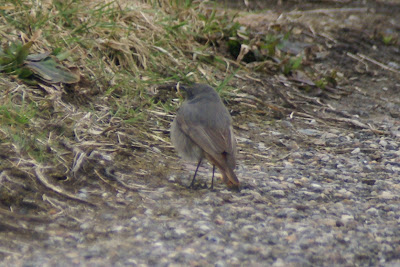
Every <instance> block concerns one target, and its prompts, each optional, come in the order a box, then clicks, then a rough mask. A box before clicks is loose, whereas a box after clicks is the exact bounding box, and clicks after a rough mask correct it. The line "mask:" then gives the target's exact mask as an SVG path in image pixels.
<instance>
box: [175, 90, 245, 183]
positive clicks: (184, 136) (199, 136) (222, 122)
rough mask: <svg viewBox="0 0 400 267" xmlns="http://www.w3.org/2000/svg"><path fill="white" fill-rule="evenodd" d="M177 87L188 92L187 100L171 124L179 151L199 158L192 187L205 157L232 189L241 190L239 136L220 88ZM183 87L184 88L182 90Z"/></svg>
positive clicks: (188, 157) (181, 154) (193, 158)
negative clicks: (236, 169)
mask: <svg viewBox="0 0 400 267" xmlns="http://www.w3.org/2000/svg"><path fill="white" fill-rule="evenodd" d="M176 87H177V91H178V93H179V92H180V91H183V92H184V93H186V97H185V101H184V102H183V103H182V105H181V106H180V108H179V110H178V111H177V114H176V117H175V119H174V120H173V122H172V124H171V129H170V133H171V141H172V144H173V146H174V147H175V149H176V150H177V152H178V154H179V155H180V156H181V157H182V158H184V159H187V160H191V161H197V167H196V171H195V173H194V175H193V179H192V182H191V184H190V186H189V188H194V182H195V178H196V174H197V171H198V169H199V166H200V165H201V163H202V161H203V159H204V158H206V159H207V160H208V161H209V162H210V163H211V164H212V166H213V174H212V180H211V187H210V188H211V189H213V186H214V172H215V167H217V168H218V169H219V170H220V171H221V173H222V180H223V182H224V183H225V184H226V185H227V186H228V187H229V188H231V189H235V190H240V182H239V179H238V178H237V176H236V174H235V172H234V169H235V166H236V139H235V135H234V133H233V127H232V118H231V115H230V114H229V112H228V110H227V108H226V107H225V105H224V104H223V102H222V100H221V98H220V96H219V95H218V93H217V91H216V90H215V89H214V88H212V87H211V86H209V85H206V84H199V83H196V84H192V85H180V84H179V83H178V85H177V86H176ZM181 89H182V90H181Z"/></svg>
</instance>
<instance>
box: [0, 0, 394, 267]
mask: <svg viewBox="0 0 400 267" xmlns="http://www.w3.org/2000/svg"><path fill="white" fill-rule="evenodd" d="M337 8H339V6H335V5H333V4H332V3H328V4H326V5H324V6H318V5H305V4H304V6H297V7H296V6H294V5H288V6H273V7H271V10H270V11H268V12H266V15H265V14H253V13H250V14H247V15H242V16H240V17H239V18H238V20H239V21H240V22H241V23H242V24H244V25H248V26H249V27H251V28H252V31H254V32H257V31H263V30H265V28H266V27H268V26H271V25H272V24H274V25H275V26H277V27H278V26H279V27H292V32H293V35H292V36H291V39H290V40H291V42H292V43H296V44H297V46H295V48H298V47H299V46H301V45H302V44H307V47H308V48H307V49H309V52H308V56H307V58H306V60H305V64H308V66H309V67H310V68H313V69H314V70H316V71H318V73H325V74H326V76H325V77H331V74H332V72H334V73H335V79H336V81H337V86H336V87H332V88H331V89H329V88H327V89H324V90H321V89H318V88H317V87H315V86H306V85H307V82H308V80H307V79H306V78H305V76H302V73H301V72H299V73H298V74H297V75H294V76H291V78H288V77H285V76H283V75H269V74H268V71H266V72H265V73H264V74H259V73H248V76H249V77H251V79H249V78H248V77H247V78H244V77H240V75H239V76H236V77H235V78H234V79H233V80H232V81H231V83H232V84H235V85H236V87H237V88H238V89H240V95H238V96H237V97H234V98H232V101H230V102H229V103H227V104H228V106H229V107H230V109H231V111H232V115H233V120H234V123H235V132H236V134H237V139H238V147H239V156H238V158H239V163H238V167H237V174H238V177H239V178H240V180H241V181H242V183H243V189H242V191H241V192H240V193H235V192H230V191H228V190H226V187H225V186H224V185H223V184H221V183H218V184H217V186H216V190H214V191H210V190H208V189H201V190H190V189H187V188H186V187H185V185H188V184H189V182H190V180H189V176H190V175H191V174H192V171H193V169H194V165H190V164H187V163H184V162H183V161H180V160H179V159H178V157H177V155H176V153H175V152H174V151H173V149H172V148H171V146H170V145H169V144H167V143H163V142H161V141H160V145H159V146H154V147H151V149H144V148H143V147H141V145H140V143H139V142H138V143H135V142H134V139H135V138H139V137H138V135H136V132H135V129H131V128H124V129H119V130H120V131H123V132H125V133H126V134H127V135H129V134H130V135H131V136H135V137H132V139H129V140H130V142H131V143H133V144H134V145H132V146H130V147H125V148H119V149H120V150H118V153H114V154H113V153H111V152H110V153H109V154H107V153H105V152H104V151H105V150H101V149H100V148H98V147H97V146H96V144H91V146H90V149H87V150H82V151H81V152H79V153H77V155H79V156H81V157H82V161H81V162H83V163H82V164H81V165H79V164H77V165H78V166H77V168H76V174H75V177H74V179H72V180H69V181H62V180H60V181H59V185H60V188H63V189H64V190H65V189H70V192H72V191H74V190H75V191H76V192H77V193H76V194H72V195H70V196H67V195H63V196H62V197H60V195H57V193H49V194H45V193H43V192H44V191H43V189H40V188H38V189H37V193H32V191H31V189H29V188H26V187H24V190H25V191H21V194H26V196H31V195H30V194H41V197H42V199H43V202H42V203H39V204H38V203H37V202H33V201H31V202H30V198H29V197H26V198H24V200H23V202H22V203H13V205H14V204H15V206H16V207H18V212H15V211H13V210H10V211H8V212H5V211H4V210H2V211H1V213H0V218H1V221H0V259H2V262H1V263H0V266H146V265H151V266H153V265H155V266H167V265H169V264H171V265H182V266H211V265H214V266H266V265H271V266H398V265H400V227H399V224H400V205H399V204H400V199H399V198H400V152H399V151H400V150H399V148H400V142H399V141H400V94H399V92H400V49H399V40H400V39H399V38H400V37H399V36H400V27H399V25H400V4H399V3H396V2H395V1H392V3H390V2H389V1H387V2H385V3H379V4H373V3H369V4H367V6H356V5H355V4H349V5H346V6H345V5H342V6H341V7H340V8H339V9H337ZM283 11H284V13H282V12H283ZM279 16H281V17H279ZM302 88H303V90H302ZM169 121H171V117H167V118H165V119H164V120H163V121H161V122H160V121H158V122H157V121H154V127H162V128H165V133H164V135H165V139H166V140H168V131H167V130H166V129H168V123H169ZM82 123H84V122H82ZM160 125H161V126H160ZM141 138H144V137H141ZM110 139H111V138H110ZM110 142H111V141H110ZM88 147H89V146H88ZM104 147H106V145H104ZM112 149H113V148H112V147H111V146H110V150H112ZM113 152H115V151H113ZM161 152H162V153H161ZM8 156H9V155H6V153H5V152H1V153H0V158H3V159H5V158H6V157H8ZM76 162H80V161H79V160H77V161H76ZM25 166H28V165H25ZM32 166H33V165H32ZM210 171H211V169H210V167H209V166H208V165H204V166H203V168H202V169H201V170H200V175H199V180H201V181H209V179H210V177H211V176H210V175H211V174H210ZM35 173H36V175H37V177H39V179H41V182H42V185H45V186H46V182H48V181H49V178H48V177H51V181H55V180H57V177H62V175H58V174H57V173H49V172H48V171H47V170H46V169H45V168H40V167H36V169H35ZM10 179H13V181H12V182H11V181H10ZM32 179H33V178H32V177H30V176H29V175H27V174H26V172H24V170H21V171H19V172H18V171H16V170H15V169H12V170H3V172H2V173H1V175H0V181H1V182H2V183H3V185H5V186H10V187H11V186H16V185H18V183H20V184H26V183H28V184H29V183H30V182H29V181H31V180H32ZM77 188H79V189H78V190H77ZM52 189H53V190H54V191H57V188H52ZM66 191H68V190H65V192H66ZM32 197H33V195H32ZM2 201H3V202H4V201H6V200H4V199H3V200H2ZM10 201H11V202H12V200H10ZM17 204H18V205H17ZM10 205H11V204H10ZM11 206H12V205H11ZM16 209H17V208H16ZM36 210H39V211H40V212H35V211H36Z"/></svg>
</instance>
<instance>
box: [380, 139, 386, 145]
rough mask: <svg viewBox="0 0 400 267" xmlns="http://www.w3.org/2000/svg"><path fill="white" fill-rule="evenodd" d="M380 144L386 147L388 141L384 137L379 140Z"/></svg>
mask: <svg viewBox="0 0 400 267" xmlns="http://www.w3.org/2000/svg"><path fill="white" fill-rule="evenodd" d="M379 144H380V145H381V146H383V147H385V146H387V144H388V143H387V142H386V141H385V140H384V139H382V140H381V141H379Z"/></svg>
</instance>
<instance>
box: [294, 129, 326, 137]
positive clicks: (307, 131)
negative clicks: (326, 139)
mask: <svg viewBox="0 0 400 267" xmlns="http://www.w3.org/2000/svg"><path fill="white" fill-rule="evenodd" d="M299 132H300V133H302V134H305V135H308V136H317V135H321V132H320V131H318V130H314V129H300V130H299Z"/></svg>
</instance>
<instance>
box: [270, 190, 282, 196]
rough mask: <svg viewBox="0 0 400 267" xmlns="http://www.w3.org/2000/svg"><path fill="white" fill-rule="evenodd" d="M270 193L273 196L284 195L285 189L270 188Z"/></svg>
mask: <svg viewBox="0 0 400 267" xmlns="http://www.w3.org/2000/svg"><path fill="white" fill-rule="evenodd" d="M271 195H272V196H274V197H285V191H283V190H272V191H271Z"/></svg>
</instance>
